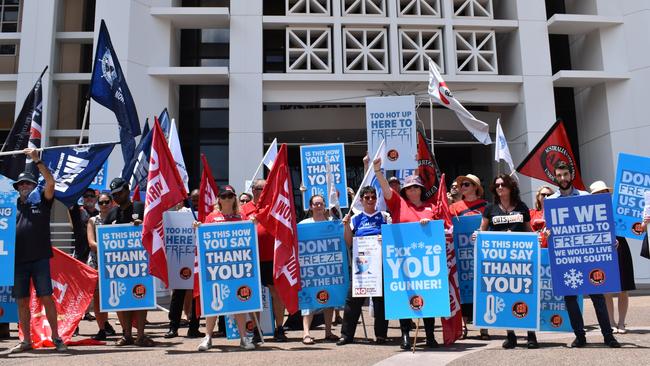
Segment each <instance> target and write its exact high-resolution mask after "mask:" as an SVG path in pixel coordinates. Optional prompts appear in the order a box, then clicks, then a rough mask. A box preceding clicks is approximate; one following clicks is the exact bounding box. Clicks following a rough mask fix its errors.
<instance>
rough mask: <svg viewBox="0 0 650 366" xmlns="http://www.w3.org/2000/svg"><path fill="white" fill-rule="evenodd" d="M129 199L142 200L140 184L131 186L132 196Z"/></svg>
mask: <svg viewBox="0 0 650 366" xmlns="http://www.w3.org/2000/svg"><path fill="white" fill-rule="evenodd" d="M131 200H132V201H133V202H140V201H142V199H141V198H140V186H139V185H137V184H136V185H135V187H134V188H133V198H131Z"/></svg>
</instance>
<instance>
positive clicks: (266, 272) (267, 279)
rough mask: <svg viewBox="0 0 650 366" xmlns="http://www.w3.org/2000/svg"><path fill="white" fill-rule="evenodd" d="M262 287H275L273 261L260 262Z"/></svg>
mask: <svg viewBox="0 0 650 366" xmlns="http://www.w3.org/2000/svg"><path fill="white" fill-rule="evenodd" d="M260 277H261V278H262V286H267V287H268V286H273V261H268V262H260Z"/></svg>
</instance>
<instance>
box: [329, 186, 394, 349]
mask: <svg viewBox="0 0 650 366" xmlns="http://www.w3.org/2000/svg"><path fill="white" fill-rule="evenodd" d="M359 197H360V199H361V203H362V204H363V211H362V212H361V213H359V214H358V215H355V216H354V217H350V216H351V215H352V211H350V213H348V214H347V215H346V216H345V217H344V218H343V225H345V243H346V244H347V245H348V247H350V246H351V245H352V238H353V236H354V237H359V236H370V235H379V236H380V238H381V225H384V224H386V223H387V220H386V216H387V214H386V213H385V212H381V211H377V208H376V205H377V191H376V190H375V188H374V187H372V186H366V187H363V188H361V191H360V192H359ZM365 301H366V298H365V297H352V286H350V290H349V291H348V296H347V298H346V299H345V308H344V310H343V322H342V323H343V325H342V326H341V339H339V341H338V342H336V345H337V346H343V345H345V344H348V343H352V342H354V333H355V331H356V329H357V323H358V322H359V316H360V315H361V307H362V306H363V304H364V303H365ZM372 303H373V309H374V313H375V323H374V329H375V343H377V344H384V343H386V337H387V334H388V320H386V318H385V315H384V314H385V313H384V297H383V296H374V297H372Z"/></svg>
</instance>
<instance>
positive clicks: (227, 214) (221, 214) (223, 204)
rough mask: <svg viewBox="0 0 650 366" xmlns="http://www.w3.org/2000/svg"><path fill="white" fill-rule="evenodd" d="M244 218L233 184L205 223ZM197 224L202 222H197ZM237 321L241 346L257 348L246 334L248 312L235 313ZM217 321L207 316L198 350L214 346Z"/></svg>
mask: <svg viewBox="0 0 650 366" xmlns="http://www.w3.org/2000/svg"><path fill="white" fill-rule="evenodd" d="M242 220H243V218H242V216H241V215H240V213H239V202H238V201H237V196H236V193H235V189H234V188H232V187H231V186H228V185H227V186H224V187H223V188H222V189H221V190H220V191H219V197H218V198H217V204H216V205H215V206H214V211H212V212H211V213H210V214H209V215H208V216H207V217H206V218H205V220H204V221H203V223H213V222H236V221H242ZM197 224H200V223H198V222H197ZM234 317H235V322H236V323H237V329H238V330H239V347H241V348H242V349H245V350H253V349H255V345H254V344H253V342H251V340H250V339H248V337H246V334H247V333H248V332H247V330H246V314H245V313H240V314H235V315H234ZM216 323H217V317H216V316H208V317H206V318H205V330H206V331H205V334H206V335H205V338H203V341H201V343H200V344H199V346H198V350H199V351H201V352H203V351H207V350H209V349H210V348H212V333H213V332H214V327H215V325H216Z"/></svg>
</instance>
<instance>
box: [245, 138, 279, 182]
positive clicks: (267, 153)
mask: <svg viewBox="0 0 650 366" xmlns="http://www.w3.org/2000/svg"><path fill="white" fill-rule="evenodd" d="M276 140H277V138H275V139H273V141H276ZM271 146H273V142H271ZM271 146H269V148H268V149H267V150H266V153H264V156H263V157H262V160H261V161H260V165H258V166H257V169H255V174H253V178H251V181H253V182H254V181H255V177H257V174H258V173H259V172H260V169H262V165H264V160H266V157H267V156H268V155H269V151H270V150H271ZM249 188H250V187H244V192H247V191H248V189H249Z"/></svg>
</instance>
